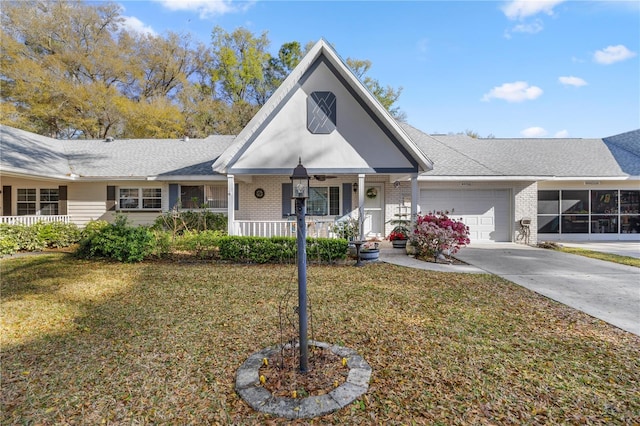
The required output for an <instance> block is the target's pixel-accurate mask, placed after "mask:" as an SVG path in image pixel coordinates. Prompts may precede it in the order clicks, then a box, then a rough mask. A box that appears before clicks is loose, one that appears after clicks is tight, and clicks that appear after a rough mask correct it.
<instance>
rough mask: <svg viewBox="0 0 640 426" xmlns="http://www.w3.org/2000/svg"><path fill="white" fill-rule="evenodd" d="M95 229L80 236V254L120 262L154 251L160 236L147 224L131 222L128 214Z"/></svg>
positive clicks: (132, 260) (128, 261)
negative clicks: (138, 224)
mask: <svg viewBox="0 0 640 426" xmlns="http://www.w3.org/2000/svg"><path fill="white" fill-rule="evenodd" d="M96 228H98V229H92V230H91V231H89V232H87V233H86V236H85V237H83V238H82V239H81V240H80V244H79V247H78V250H77V251H76V255H77V256H78V257H81V258H86V259H91V258H108V259H114V260H118V261H120V262H126V263H131V262H140V261H142V260H144V259H145V258H147V257H149V256H151V255H153V254H154V253H155V249H156V236H155V235H154V233H153V232H152V231H151V230H150V229H149V228H148V227H145V226H129V225H128V224H127V219H126V217H125V216H119V217H116V220H115V223H113V224H112V225H108V226H105V227H99V226H97V227H96Z"/></svg>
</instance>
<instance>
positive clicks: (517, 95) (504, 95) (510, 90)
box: [482, 81, 542, 102]
mask: <svg viewBox="0 0 640 426" xmlns="http://www.w3.org/2000/svg"><path fill="white" fill-rule="evenodd" d="M540 95H542V89H541V88H539V87H537V86H529V83H527V82H526V81H515V82H513V83H504V84H503V85H502V86H496V87H494V88H493V89H491V90H490V91H489V93H485V95H484V96H483V97H482V100H483V101H485V102H488V101H490V100H491V99H494V98H495V99H504V100H505V101H507V102H523V101H530V100H533V99H536V98H538V97H540Z"/></svg>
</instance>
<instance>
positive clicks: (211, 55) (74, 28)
mask: <svg viewBox="0 0 640 426" xmlns="http://www.w3.org/2000/svg"><path fill="white" fill-rule="evenodd" d="M0 22H1V24H2V25H1V29H0V31H1V32H0V37H1V38H2V52H1V53H0V95H1V96H2V102H0V114H1V115H0V122H2V123H3V124H7V125H10V126H14V127H18V128H22V129H25V130H29V131H32V132H35V133H39V134H43V135H49V136H53V137H58V138H104V137H106V136H107V135H109V136H115V137H127V138H167V137H168V138H177V137H180V136H183V135H188V136H192V137H206V136H208V135H210V134H237V133H238V132H239V131H240V130H241V129H242V128H243V127H244V126H245V125H246V124H247V123H248V122H249V120H250V119H251V118H252V117H253V115H254V114H255V113H256V112H257V110H258V109H259V108H260V107H261V106H262V105H264V103H265V102H266V101H267V99H269V97H270V96H271V95H272V94H273V92H274V91H275V90H276V89H277V88H278V86H279V85H280V84H281V83H282V81H283V80H284V79H285V78H286V76H287V75H288V74H289V73H290V72H291V70H292V69H293V68H294V67H295V66H296V65H297V64H298V63H299V62H300V60H301V59H302V57H303V56H304V53H305V52H306V51H307V50H308V49H309V48H310V46H311V44H307V45H306V46H305V47H304V48H303V47H302V46H301V44H300V43H299V42H297V41H292V42H288V43H284V44H283V45H282V46H281V47H280V49H279V50H278V53H277V54H276V55H272V54H271V53H270V41H269V39H268V37H267V33H266V32H264V33H262V34H260V35H255V34H253V33H251V32H250V31H249V30H247V29H244V28H238V29H236V30H234V31H233V32H231V33H229V32H227V31H226V30H224V29H222V28H221V27H215V28H214V29H213V31H212V37H211V44H210V45H209V46H206V45H204V44H202V43H196V42H194V41H193V40H192V39H191V36H190V35H188V34H177V33H173V32H169V33H167V34H165V35H162V36H156V35H148V34H146V35H143V34H139V33H135V32H132V31H130V30H128V29H127V28H126V27H125V26H124V25H123V24H124V18H123V17H122V8H121V7H120V6H119V5H117V4H115V3H102V2H98V3H93V2H92V3H85V2H83V1H80V0H67V1H62V0H58V1H51V0H22V1H19V2H3V7H2V8H1V10H0ZM347 64H348V66H350V67H351V68H352V70H353V71H354V72H355V74H356V75H357V76H358V78H360V79H361V80H362V82H363V83H364V84H365V86H366V87H367V88H368V89H369V90H370V91H371V93H372V94H373V95H374V96H376V97H377V98H378V100H379V101H380V102H381V104H382V105H383V106H384V107H385V108H387V109H388V110H389V111H390V112H391V113H392V114H393V115H394V116H395V117H396V118H398V119H403V118H404V114H403V113H401V112H400V111H399V110H398V108H397V107H395V106H394V105H395V104H396V102H397V100H398V98H399V96H400V93H401V92H402V88H399V89H394V88H392V87H390V86H383V85H382V84H380V83H379V82H378V80H376V79H373V78H372V77H370V76H368V75H367V73H368V72H369V69H370V68H371V62H370V61H366V60H356V59H348V60H347Z"/></svg>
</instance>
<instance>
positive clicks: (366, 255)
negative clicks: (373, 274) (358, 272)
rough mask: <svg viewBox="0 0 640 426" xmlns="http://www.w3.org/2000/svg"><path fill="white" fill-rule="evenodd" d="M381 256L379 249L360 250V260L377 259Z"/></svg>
mask: <svg viewBox="0 0 640 426" xmlns="http://www.w3.org/2000/svg"><path fill="white" fill-rule="evenodd" d="M379 256H380V250H378V249H366V250H361V251H360V260H377V259H378V257H379Z"/></svg>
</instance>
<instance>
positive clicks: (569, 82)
mask: <svg viewBox="0 0 640 426" xmlns="http://www.w3.org/2000/svg"><path fill="white" fill-rule="evenodd" d="M558 81H559V82H560V83H562V84H564V85H565V86H575V87H580V86H586V85H587V82H586V81H584V80H583V79H581V78H580V77H574V76H572V75H570V76H566V77H558Z"/></svg>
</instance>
